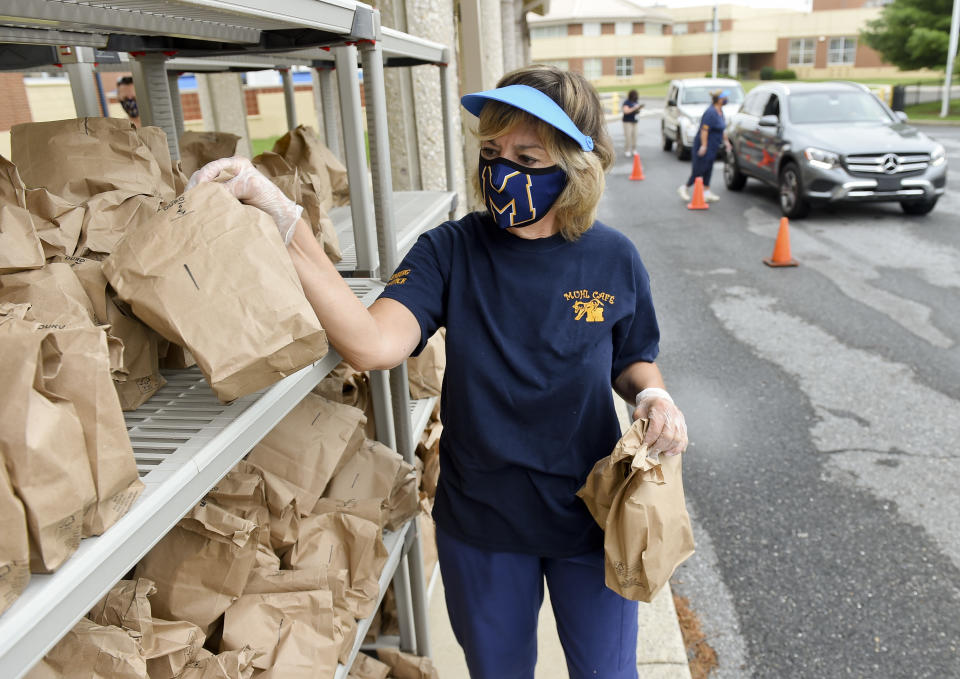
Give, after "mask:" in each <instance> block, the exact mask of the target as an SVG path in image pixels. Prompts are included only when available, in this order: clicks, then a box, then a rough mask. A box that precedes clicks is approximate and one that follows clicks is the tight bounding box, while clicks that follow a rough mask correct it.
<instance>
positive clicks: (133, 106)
mask: <svg viewBox="0 0 960 679" xmlns="http://www.w3.org/2000/svg"><path fill="white" fill-rule="evenodd" d="M119 101H120V106H121V107H122V108H123V112H124V113H126V114H127V115H128V116H130V117H131V118H139V117H140V107H139V106H137V100H136V99H135V98H134V97H128V98H127V99H120V100H119Z"/></svg>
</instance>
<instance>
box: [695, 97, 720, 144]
mask: <svg viewBox="0 0 960 679" xmlns="http://www.w3.org/2000/svg"><path fill="white" fill-rule="evenodd" d="M704 125H706V126H707V127H708V128H710V129H708V130H707V147H709V148H719V147H720V145H721V144H722V143H723V130H724V128H725V127H726V126H727V121H726V120H724V119H723V114H722V113H720V112H719V111H717V109H716V108H715V107H713V106H708V107H707V110H706V111H704V112H703V116H702V117H701V118H700V127H699V128H698V130H702V129H703V126H704ZM695 142H696V143H695V144H694V148H700V132H697V135H696V139H695Z"/></svg>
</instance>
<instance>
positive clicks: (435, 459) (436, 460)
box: [417, 424, 443, 497]
mask: <svg viewBox="0 0 960 679" xmlns="http://www.w3.org/2000/svg"><path fill="white" fill-rule="evenodd" d="M428 431H429V429H428ZM432 431H435V432H438V435H437V438H436V439H433V438H432V437H428V439H427V443H429V444H430V445H429V447H426V446H424V445H422V444H421V445H418V446H417V455H419V457H420V459H421V460H423V474H422V475H421V477H420V489H421V490H422V491H423V492H424V493H426V495H427V497H434V496H435V495H436V494H437V483H438V482H439V480H440V437H439V432H440V431H443V425H441V424H437V426H436V428H434V429H433V430H432Z"/></svg>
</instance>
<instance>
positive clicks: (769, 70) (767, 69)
mask: <svg viewBox="0 0 960 679" xmlns="http://www.w3.org/2000/svg"><path fill="white" fill-rule="evenodd" d="M775 73H776V70H775V69H774V68H773V66H764V67H763V68H761V69H760V80H773V79H774V77H775V76H774V74H775Z"/></svg>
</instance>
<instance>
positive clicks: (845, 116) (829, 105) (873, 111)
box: [789, 92, 892, 125]
mask: <svg viewBox="0 0 960 679" xmlns="http://www.w3.org/2000/svg"><path fill="white" fill-rule="evenodd" d="M789 101H790V120H791V121H793V122H794V123H796V124H798V125H812V124H816V123H889V122H891V121H892V118H890V115H889V114H888V113H887V111H886V110H885V109H884V108H883V106H881V105H880V102H879V101H877V99H876V97H874V96H873V95H872V94H868V93H867V92H802V93H801V92H794V93H792V94H791V95H790V96H789Z"/></svg>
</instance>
